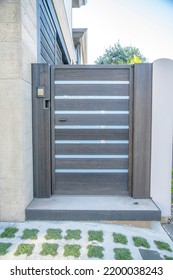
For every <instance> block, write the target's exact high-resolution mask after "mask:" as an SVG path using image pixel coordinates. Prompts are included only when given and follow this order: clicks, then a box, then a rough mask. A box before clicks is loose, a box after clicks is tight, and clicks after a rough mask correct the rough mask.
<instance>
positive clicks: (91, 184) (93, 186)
mask: <svg viewBox="0 0 173 280" xmlns="http://www.w3.org/2000/svg"><path fill="white" fill-rule="evenodd" d="M55 176H56V192H55V193H56V194H59V195H60V194H64V195H75V194H77V195H80V194H81V195H91V194H92V195H108V194H109V195H117V194H127V185H128V174H120V173H117V174H101V173H98V174H97V173H94V174H85V173H80V174H70V173H65V174H61V173H58V174H56V175H55ZM81 182H82V183H81Z"/></svg>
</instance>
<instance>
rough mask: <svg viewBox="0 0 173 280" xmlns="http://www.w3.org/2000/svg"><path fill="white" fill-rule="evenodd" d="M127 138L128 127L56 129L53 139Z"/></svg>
mask: <svg viewBox="0 0 173 280" xmlns="http://www.w3.org/2000/svg"><path fill="white" fill-rule="evenodd" d="M110 139H111V140H128V139H129V131H128V129H116V130H115V129H80V130H79V129H73V130H72V129H59V130H58V129H56V130H55V140H110Z"/></svg>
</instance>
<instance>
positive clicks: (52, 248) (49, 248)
mask: <svg viewBox="0 0 173 280" xmlns="http://www.w3.org/2000/svg"><path fill="white" fill-rule="evenodd" d="M58 247H59V246H58V244H50V243H43V244H42V251H41V252H40V255H42V256H47V255H51V256H53V257H54V256H56V255H57V250H58Z"/></svg>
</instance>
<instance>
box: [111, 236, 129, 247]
mask: <svg viewBox="0 0 173 280" xmlns="http://www.w3.org/2000/svg"><path fill="white" fill-rule="evenodd" d="M113 239H114V242H115V243H121V244H124V245H126V244H127V243H128V241H127V237H126V236H125V235H123V234H121V233H113Z"/></svg>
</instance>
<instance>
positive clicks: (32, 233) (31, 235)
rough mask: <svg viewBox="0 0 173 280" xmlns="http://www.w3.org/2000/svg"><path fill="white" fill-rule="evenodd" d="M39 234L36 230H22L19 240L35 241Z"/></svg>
mask: <svg viewBox="0 0 173 280" xmlns="http://www.w3.org/2000/svg"><path fill="white" fill-rule="evenodd" d="M38 232H39V230H38V229H35V228H33V229H28V228H26V229H24V230H23V235H22V236H21V239H31V240H35V239H37V233H38Z"/></svg>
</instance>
